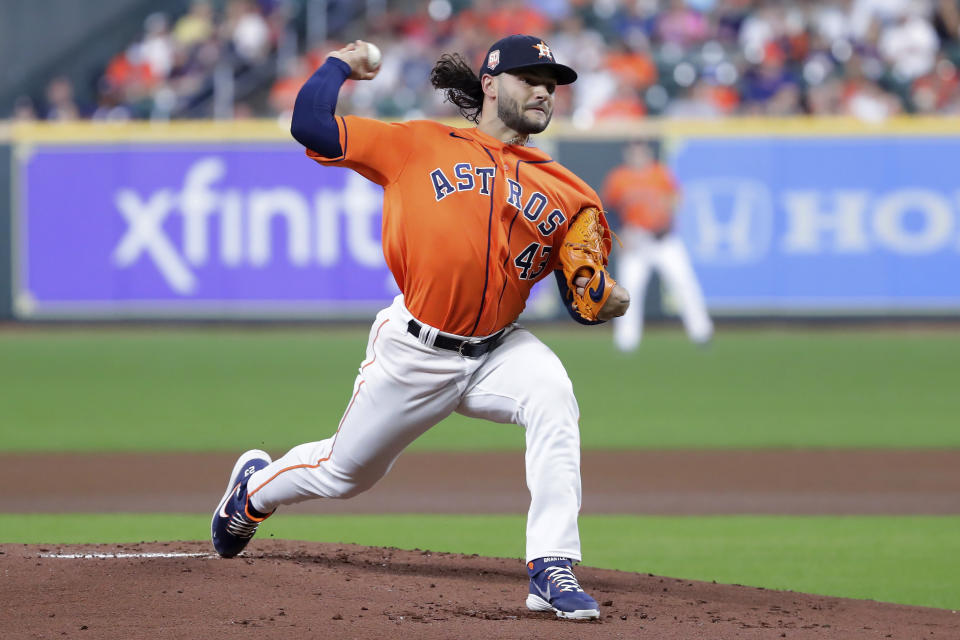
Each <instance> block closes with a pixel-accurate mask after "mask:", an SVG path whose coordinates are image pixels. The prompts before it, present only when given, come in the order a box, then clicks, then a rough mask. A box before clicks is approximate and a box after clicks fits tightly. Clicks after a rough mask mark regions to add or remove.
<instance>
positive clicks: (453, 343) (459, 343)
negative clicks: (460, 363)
mask: <svg viewBox="0 0 960 640" xmlns="http://www.w3.org/2000/svg"><path fill="white" fill-rule="evenodd" d="M421 329H423V325H421V324H420V323H419V322H417V321H416V320H411V321H410V322H408V323H407V331H408V332H409V333H411V334H412V335H413V336H414V337H416V338H419V337H420V331H421ZM504 331H505V329H500V331H497V332H496V333H495V334H493V335H491V336H487V337H486V338H483V339H480V340H471V339H469V338H468V339H466V340H460V339H459V338H451V337H450V336H444V335H441V334H437V339H436V340H434V341H433V346H435V347H436V348H438V349H445V350H447V351H456V352H457V353H459V354H460V355H461V356H464V357H466V358H479V357H480V356H482V355H483V354H485V353H486V352H487V351H490V349H493V348H494V347H495V346H497V342H498V341H499V340H500V338H501V337H502V336H503V332H504Z"/></svg>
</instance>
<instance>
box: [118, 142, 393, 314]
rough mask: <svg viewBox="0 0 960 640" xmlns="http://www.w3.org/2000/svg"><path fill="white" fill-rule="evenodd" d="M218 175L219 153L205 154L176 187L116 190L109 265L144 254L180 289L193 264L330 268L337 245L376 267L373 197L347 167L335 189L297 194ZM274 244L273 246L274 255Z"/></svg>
mask: <svg viewBox="0 0 960 640" xmlns="http://www.w3.org/2000/svg"><path fill="white" fill-rule="evenodd" d="M305 162H306V161H305ZM226 174H227V165H226V161H225V160H224V159H223V158H221V157H217V156H214V157H207V158H203V159H200V160H197V161H196V162H194V163H192V164H191V165H189V166H188V167H187V169H186V171H185V174H184V178H183V184H182V187H181V188H180V189H179V190H175V189H158V190H156V191H153V192H152V193H149V194H146V195H140V194H139V193H137V191H136V190H134V189H128V188H124V189H119V190H118V191H116V193H115V194H114V198H113V200H114V203H115V205H116V210H117V211H118V212H119V213H120V215H121V216H122V217H123V219H124V221H125V222H126V224H127V227H126V230H125V232H124V235H123V236H122V237H121V238H120V241H119V242H118V244H117V246H116V248H115V249H114V251H113V252H112V262H113V264H114V265H116V266H117V268H119V269H125V268H129V267H130V266H131V265H133V264H136V263H137V261H139V260H147V261H149V262H150V263H152V264H153V265H154V266H155V267H156V269H157V270H158V271H159V273H160V274H162V276H163V278H164V280H165V281H166V282H167V284H168V285H169V286H170V288H171V289H172V290H173V291H176V292H177V293H180V294H183V295H190V294H192V293H195V292H196V289H197V275H196V273H195V272H194V270H193V269H194V268H196V267H201V266H203V265H206V264H208V263H210V262H211V261H214V262H217V263H219V264H220V265H221V266H222V267H224V268H227V269H237V268H239V267H241V266H243V265H247V266H251V267H254V268H257V267H263V266H265V265H267V264H269V263H270V262H271V261H273V260H277V261H280V262H286V263H287V264H289V265H290V266H292V267H298V268H305V267H308V266H309V265H311V264H314V265H318V266H331V265H335V264H336V263H337V262H338V261H339V260H340V259H341V251H342V249H345V250H346V252H347V253H348V254H349V255H350V257H351V258H353V260H354V261H355V262H356V263H357V264H359V265H362V266H365V267H369V268H378V267H382V265H383V254H382V251H381V246H380V240H379V227H380V224H379V222H380V206H381V196H380V190H379V188H377V187H375V186H374V185H372V184H371V183H370V182H369V181H368V180H366V179H364V178H362V177H361V176H359V175H357V174H356V173H353V172H350V173H348V174H347V176H346V182H345V185H344V186H343V188H341V189H319V190H317V191H315V192H314V193H313V194H303V193H301V192H300V191H298V190H297V189H293V188H291V187H285V186H277V187H271V188H256V187H255V188H250V189H246V190H241V189H239V188H225V187H224V186H223V180H224V178H225V177H226ZM170 216H178V217H180V218H181V223H180V224H179V225H178V226H179V228H180V231H179V233H178V234H176V235H172V234H171V233H170V231H169V230H168V227H167V226H165V223H166V221H167V219H168V218H169V217H170ZM341 226H343V227H345V228H346V242H345V246H344V247H341V245H340V242H339V238H340V235H341V234H340V227H341ZM275 230H276V233H277V234H279V235H280V236H281V238H282V239H281V241H280V242H279V243H275V238H274V231H275ZM274 244H279V249H280V254H279V255H276V256H275V255H274Z"/></svg>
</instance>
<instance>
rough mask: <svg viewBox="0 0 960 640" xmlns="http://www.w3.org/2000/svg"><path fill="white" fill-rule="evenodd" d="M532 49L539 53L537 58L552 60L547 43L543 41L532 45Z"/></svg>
mask: <svg viewBox="0 0 960 640" xmlns="http://www.w3.org/2000/svg"><path fill="white" fill-rule="evenodd" d="M533 48H534V49H537V50H538V51H539V52H540V56H539V57H541V58H547V59H549V60H553V55H552V54H551V53H550V47H548V46H547V43H546V42H544V41H543V40H541V41H540V42H538V43H537V44H535V45H533Z"/></svg>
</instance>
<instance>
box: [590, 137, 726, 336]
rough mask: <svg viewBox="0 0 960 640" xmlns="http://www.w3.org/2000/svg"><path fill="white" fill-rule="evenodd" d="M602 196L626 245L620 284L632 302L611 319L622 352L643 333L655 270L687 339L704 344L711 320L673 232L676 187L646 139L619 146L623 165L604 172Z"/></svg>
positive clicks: (687, 258) (692, 273)
mask: <svg viewBox="0 0 960 640" xmlns="http://www.w3.org/2000/svg"><path fill="white" fill-rule="evenodd" d="M603 197H604V200H605V201H606V203H607V205H608V206H609V207H610V209H611V211H615V212H616V213H618V214H619V217H620V221H621V223H622V226H621V228H620V238H621V240H622V241H623V245H624V249H625V251H623V252H622V253H621V254H620V259H619V261H618V266H619V269H618V271H619V273H620V278H621V280H620V282H621V284H622V285H623V286H624V288H625V289H626V290H627V291H628V292H629V293H630V297H631V298H632V299H633V300H635V301H636V303H635V304H634V305H633V306H632V307H631V308H630V309H629V310H628V311H627V313H625V314H624V315H623V316H622V317H619V318H617V319H616V321H615V322H614V327H613V341H614V344H615V345H616V346H617V348H618V349H620V350H621V351H633V350H634V349H636V348H637V347H638V346H640V340H641V338H642V336H643V299H644V296H645V295H646V291H647V283H649V281H650V274H651V272H652V271H653V270H654V269H656V270H657V273H659V274H660V276H661V277H662V278H663V280H664V283H665V284H666V288H667V290H668V291H669V292H670V293H671V294H672V295H673V296H674V298H675V300H676V301H677V305H678V307H679V311H680V318H681V320H682V321H683V326H684V328H685V329H686V331H687V335H688V336H689V337H690V339H691V340H692V341H693V342H695V343H697V344H707V343H709V342H710V340H711V338H712V337H713V322H712V321H711V320H710V315H709V314H708V313H707V305H706V302H705V300H704V298H703V292H702V291H701V290H700V283H699V282H697V275H696V273H695V272H694V270H693V265H692V264H691V262H690V256H689V254H688V253H687V249H686V247H685V246H684V244H683V241H682V240H681V239H680V236H679V235H678V234H676V233H674V229H673V226H674V225H673V222H674V215H675V213H676V210H677V206H678V204H679V201H680V186H679V185H678V184H677V181H676V179H675V178H674V176H673V173H672V172H671V171H670V169H669V168H668V167H667V166H666V165H665V164H663V163H662V162H658V161H657V156H656V150H655V148H654V146H653V144H652V143H651V142H650V141H647V140H632V141H630V142H628V143H627V144H626V145H625V146H624V148H623V164H621V165H620V166H618V167H616V168H615V169H614V170H613V171H611V172H610V174H609V175H608V176H607V179H606V180H605V181H604V185H603Z"/></svg>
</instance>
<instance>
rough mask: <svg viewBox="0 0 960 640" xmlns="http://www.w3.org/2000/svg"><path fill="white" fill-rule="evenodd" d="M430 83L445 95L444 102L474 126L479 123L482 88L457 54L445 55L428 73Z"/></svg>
mask: <svg viewBox="0 0 960 640" xmlns="http://www.w3.org/2000/svg"><path fill="white" fill-rule="evenodd" d="M430 83H431V84H432V85H433V87H434V88H435V89H440V90H442V91H443V92H444V94H445V95H446V101H447V102H450V103H452V104H454V105H456V107H457V110H458V111H459V112H460V115H462V116H463V117H464V118H466V119H467V120H470V121H471V122H473V123H474V124H476V123H478V122H480V111H481V110H482V109H483V87H482V86H481V85H480V78H479V76H477V74H476V73H474V71H473V69H472V68H470V65H469V64H467V61H466V60H464V59H463V56H461V55H460V54H459V53H452V54H451V53H445V54H443V55H442V56H440V59H439V60H437V64H436V65H434V67H433V70H432V71H431V72H430Z"/></svg>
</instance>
